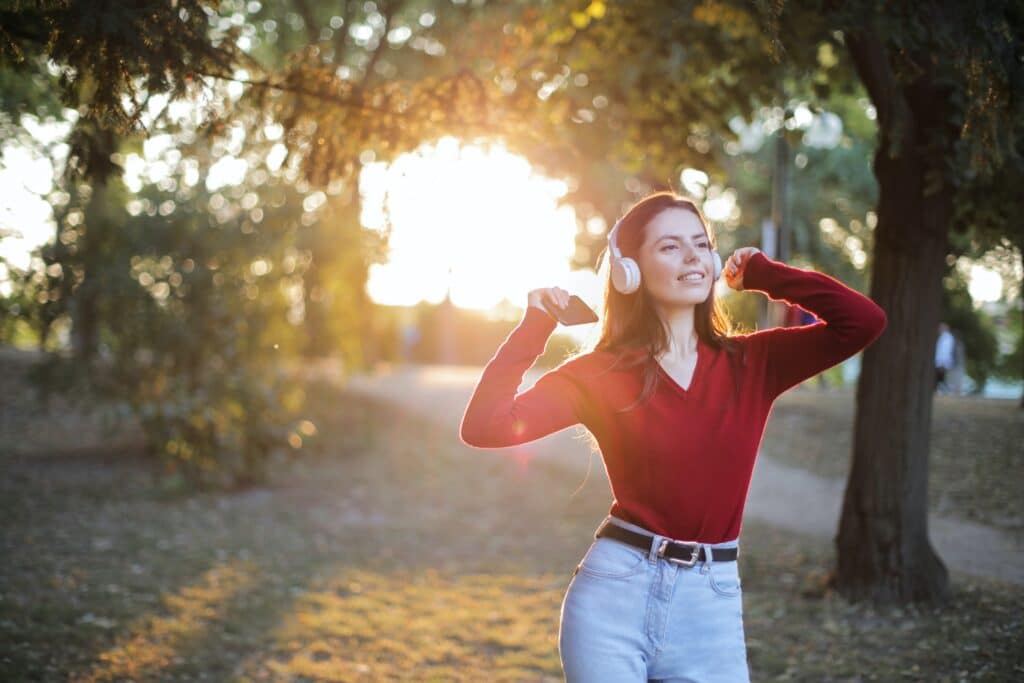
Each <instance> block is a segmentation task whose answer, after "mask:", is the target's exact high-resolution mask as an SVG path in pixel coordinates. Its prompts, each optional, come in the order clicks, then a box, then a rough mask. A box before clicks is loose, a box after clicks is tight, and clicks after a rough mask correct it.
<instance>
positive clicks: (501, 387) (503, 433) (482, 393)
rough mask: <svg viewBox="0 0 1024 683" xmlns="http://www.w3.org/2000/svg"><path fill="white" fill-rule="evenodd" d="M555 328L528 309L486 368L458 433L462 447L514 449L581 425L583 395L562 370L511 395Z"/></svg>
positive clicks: (552, 322)
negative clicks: (510, 447)
mask: <svg viewBox="0 0 1024 683" xmlns="http://www.w3.org/2000/svg"><path fill="white" fill-rule="evenodd" d="M557 324H558V323H557V321H556V320H555V319H554V318H552V317H551V316H550V315H548V314H547V313H545V312H544V311H542V310H541V309H539V308H537V307H536V306H527V308H526V313H525V314H524V316H523V319H522V321H520V323H519V325H518V326H517V327H516V328H515V329H514V330H512V332H511V333H509V335H508V337H507V338H506V339H505V341H504V342H503V343H502V345H501V346H500V347H499V348H498V351H497V352H496V353H495V354H494V356H493V357H492V358H491V360H490V361H488V362H487V365H486V367H484V371H483V374H482V375H481V377H480V380H479V381H478V382H477V385H476V388H475V389H474V390H473V395H472V396H471V397H470V399H469V404H468V405H467V406H466V411H465V413H464V414H463V416H462V424H461V426H460V427H459V436H460V438H461V439H462V442H463V443H465V444H466V445H467V446H474V447H476V448H502V447H504V446H514V445H516V444H521V443H526V442H528V441H533V440H535V439H539V438H541V437H543V436H547V435H548V434H551V433H554V432H557V431H559V430H561V429H564V428H566V427H569V426H572V425H574V424H576V423H578V422H581V421H582V415H583V410H584V401H585V393H584V389H583V388H582V386H580V385H579V383H578V381H577V380H576V379H575V378H574V377H572V376H571V374H570V372H569V371H568V370H567V367H566V364H562V365H560V366H559V367H557V368H554V369H552V370H550V371H549V372H547V373H546V374H544V375H543V376H541V377H540V379H538V380H537V382H536V383H535V384H534V385H533V386H532V387H530V389H528V390H526V391H524V392H522V393H519V394H516V391H517V389H518V388H519V385H520V384H521V383H522V381H523V375H524V374H525V373H526V371H527V370H528V369H529V368H530V367H531V366H532V365H533V364H534V362H535V361H536V360H537V357H538V356H539V355H540V354H541V353H543V352H544V347H545V346H546V345H547V340H548V337H550V336H551V333H552V332H553V331H554V329H555V327H556V325H557Z"/></svg>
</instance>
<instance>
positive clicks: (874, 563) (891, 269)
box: [835, 36, 956, 603]
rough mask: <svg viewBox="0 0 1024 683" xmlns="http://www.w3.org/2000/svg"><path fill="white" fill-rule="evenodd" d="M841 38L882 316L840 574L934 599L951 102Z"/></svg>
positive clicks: (869, 356)
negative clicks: (871, 183)
mask: <svg viewBox="0 0 1024 683" xmlns="http://www.w3.org/2000/svg"><path fill="white" fill-rule="evenodd" d="M849 45H850V50H851V53H852V54H853V56H854V60H855V63H856V65H857V68H858V71H859V72H860V74H861V76H862V78H863V79H864V81H865V84H866V85H867V86H868V91H869V93H870V94H871V96H872V100H873V101H874V102H875V103H876V107H877V108H878V111H879V145H878V149H877V152H876V155H875V161H874V170H875V175H876V177H877V178H878V183H879V201H878V225H877V227H876V228H875V247H874V266H873V269H872V273H871V297H872V298H873V299H874V300H875V301H876V302H878V304H879V305H880V306H881V307H882V308H883V309H884V310H885V311H886V313H887V315H888V326H887V328H886V330H885V332H884V333H883V334H882V336H881V337H879V339H878V340H877V341H876V342H875V343H874V344H872V345H871V346H870V347H868V348H867V349H866V350H865V351H864V355H863V362H862V370H861V375H860V380H859V382H858V384H857V407H856V417H855V420H854V438H853V462H852V466H851V470H850V476H849V479H848V481H847V485H846V491H845V495H844V498H843V506H842V516H841V518H840V522H839V531H838V534H837V535H836V539H835V543H836V549H837V554H838V567H837V572H836V585H837V588H838V590H839V591H840V593H842V594H843V595H844V596H846V597H847V598H848V599H850V600H871V601H873V602H876V603H882V602H891V601H899V602H919V601H940V600H944V599H946V598H947V597H948V595H949V573H948V571H947V569H946V566H945V564H944V563H943V561H942V559H941V558H940V557H939V556H938V555H937V554H936V552H935V551H934V549H933V548H932V546H931V543H930V541H929V538H928V452H929V447H930V443H929V441H930V429H931V421H932V399H933V391H932V389H933V386H934V375H935V367H934V361H933V359H934V355H935V342H936V338H937V334H938V323H939V316H940V307H941V299H942V276H943V272H944V269H945V258H946V254H947V251H948V230H949V224H950V219H951V215H952V196H953V188H952V186H951V181H950V180H949V174H948V172H947V171H946V170H945V169H946V163H947V159H948V158H950V157H949V155H951V154H952V149H953V143H954V141H955V139H956V137H955V136H956V131H955V129H951V127H950V126H949V123H948V122H949V120H950V112H951V110H952V104H951V99H950V95H949V93H948V92H947V91H945V90H943V89H941V88H940V87H939V86H934V85H932V84H929V83H928V82H927V81H924V80H923V79H922V80H919V81H917V82H915V83H914V84H911V85H905V84H897V83H896V80H895V78H893V77H892V71H891V69H889V67H888V59H887V56H886V52H885V49H884V47H882V46H881V45H880V43H879V42H878V41H877V40H876V39H874V38H872V37H870V36H869V37H867V39H861V40H858V39H852V40H851V41H850V43H849Z"/></svg>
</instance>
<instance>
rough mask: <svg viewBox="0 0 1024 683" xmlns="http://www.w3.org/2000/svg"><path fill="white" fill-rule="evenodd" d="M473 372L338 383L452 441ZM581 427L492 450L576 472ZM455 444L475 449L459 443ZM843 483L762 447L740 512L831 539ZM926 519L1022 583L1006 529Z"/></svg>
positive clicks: (990, 573)
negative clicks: (438, 427)
mask: <svg viewBox="0 0 1024 683" xmlns="http://www.w3.org/2000/svg"><path fill="white" fill-rule="evenodd" d="M481 372H482V368H481V367H479V366H447V365H396V366H391V367H390V368H386V369H383V370H381V371H378V372H376V373H374V374H359V375H353V376H351V377H349V378H348V379H347V382H346V386H347V387H348V388H349V389H351V390H353V391H357V392H361V393H363V394H366V395H370V396H373V397H376V398H381V399H385V400H387V401H389V402H392V403H394V404H396V405H398V406H401V407H402V408H403V409H406V410H409V411H411V412H413V413H415V414H418V415H420V416H422V417H425V418H428V419H431V420H435V421H437V422H439V423H443V424H448V425H450V426H451V431H452V439H453V441H455V442H457V443H460V444H461V440H460V439H459V423H460V421H461V419H462V414H463V411H464V410H465V408H466V404H467V402H468V401H469V397H470V395H471V394H472V391H473V388H474V387H475V386H476V383H477V381H478V380H479V379H480V373H481ZM542 374H543V371H542V370H537V369H532V370H530V371H528V372H527V373H526V376H525V377H524V380H523V383H522V385H521V387H520V390H525V389H527V388H529V387H531V386H533V383H534V382H536V381H537V379H538V378H539V377H540V376H541V375H542ZM577 430H579V431H577ZM582 431H583V427H581V426H580V427H576V428H570V429H565V430H562V431H561V432H558V433H556V434H551V435H548V436H546V437H544V438H542V439H537V440H536V441H533V442H531V443H528V444H521V445H518V446H512V447H510V448H505V449H496V450H497V451H498V452H502V451H508V452H512V453H514V455H515V456H516V457H517V458H520V459H525V460H529V459H534V458H539V459H543V460H545V461H549V462H552V463H555V464H556V465H558V466H562V467H565V468H568V469H572V470H573V471H577V472H579V473H580V474H581V475H582V474H583V473H584V472H586V470H587V467H588V464H589V462H590V451H589V445H588V440H587V439H586V438H582V437H581V434H580V432H582ZM583 436H585V435H583ZM463 448H465V449H466V450H467V451H476V452H478V453H479V450H478V449H471V448H469V447H468V446H465V445H464V444H463ZM595 457H596V456H595ZM594 462H595V464H594V465H593V469H592V474H596V475H597V476H601V477H604V476H605V473H604V468H603V466H601V465H600V463H599V461H597V460H595V461H594ZM844 487H845V482H844V480H843V479H839V478H827V477H822V476H819V475H816V474H813V473H811V472H807V471H806V470H801V469H799V468H795V467H791V466H789V465H786V464H783V463H781V462H779V461H777V460H773V459H771V458H770V457H768V456H766V455H765V454H764V453H763V452H762V453H760V454H758V457H757V462H756V464H755V467H754V476H753V480H752V482H751V485H750V492H749V495H748V499H747V505H746V508H745V509H744V517H745V518H746V519H757V520H760V521H763V522H767V523H769V524H772V525H775V526H778V527H780V528H783V529H787V530H790V531H794V532H797V533H803V534H809V535H812V536H816V537H819V538H823V539H827V540H829V541H831V540H832V539H833V538H834V536H835V532H836V529H837V528H838V524H839V513H840V508H841V505H842V500H843V490H844ZM928 525H929V535H930V536H931V541H932V544H933V546H934V547H935V549H936V551H938V552H939V553H940V554H941V555H942V558H943V560H944V561H945V562H946V566H947V567H949V568H950V569H951V570H955V571H959V572H963V573H965V574H970V575H973V576H981V577H987V578H994V579H999V580H1002V581H1008V582H1011V583H1015V584H1018V585H1024V545H1022V543H1021V542H1019V541H1017V540H1015V539H1014V538H1013V537H1012V536H1011V535H1009V534H1007V533H1004V532H1002V531H1000V530H998V529H994V528H991V527H987V526H984V525H981V524H976V523H973V522H967V521H962V520H958V519H953V518H949V517H939V516H937V515H934V514H933V515H930V516H929V521H928Z"/></svg>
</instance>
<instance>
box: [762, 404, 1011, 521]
mask: <svg viewBox="0 0 1024 683" xmlns="http://www.w3.org/2000/svg"><path fill="white" fill-rule="evenodd" d="M1017 404H1018V401H1016V400H1005V399H988V398H975V397H957V396H947V395H939V396H936V397H935V401H934V404H933V408H932V430H931V450H930V453H929V459H928V477H929V481H928V497H929V505H930V508H931V510H932V512H933V513H937V514H940V515H945V516H951V517H959V518H961V519H965V520H971V521H974V522H979V523H981V524H985V525H988V526H992V527H996V528H999V529H1002V530H1004V531H1007V532H1010V533H1011V534H1013V535H1015V536H1017V537H1018V538H1020V537H1021V536H1024V497H1022V496H1021V495H1020V492H1021V490H1022V489H1024V448H1022V447H1021V444H1024V410H1021V409H1020V408H1018V407H1017ZM854 409H855V405H854V394H853V391H852V390H849V389H844V390H831V391H818V390H817V389H816V388H802V387H801V388H798V389H794V390H791V391H788V392H786V393H784V394H783V395H782V396H781V397H780V398H779V399H778V400H777V401H776V402H775V405H774V407H773V409H772V415H771V419H770V420H769V421H768V427H767V429H766V430H765V436H764V442H763V444H762V448H763V452H765V453H767V454H769V455H771V456H772V457H773V458H776V459H778V460H781V461H783V462H786V463H788V464H790V465H794V466H796V467H800V468H802V469H805V470H809V471H812V472H815V473H817V474H821V475H824V476H828V477H840V478H845V477H846V476H847V474H848V473H849V471H850V457H851V455H850V449H851V444H852V438H853V415H854Z"/></svg>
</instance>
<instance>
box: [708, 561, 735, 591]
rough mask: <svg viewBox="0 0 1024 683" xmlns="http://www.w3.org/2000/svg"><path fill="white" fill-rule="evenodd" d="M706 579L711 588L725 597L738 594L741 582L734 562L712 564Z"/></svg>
mask: <svg viewBox="0 0 1024 683" xmlns="http://www.w3.org/2000/svg"><path fill="white" fill-rule="evenodd" d="M708 579H709V582H710V583H711V590H713V591H715V593H717V594H718V595H721V596H723V597H726V598H734V597H736V596H737V595H739V594H740V590H741V586H742V584H743V582H742V581H741V580H740V572H739V566H738V564H737V563H736V562H722V563H715V564H712V565H711V571H709V572H708Z"/></svg>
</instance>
